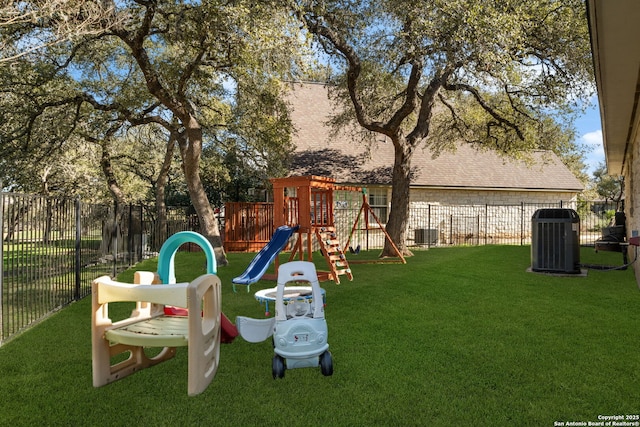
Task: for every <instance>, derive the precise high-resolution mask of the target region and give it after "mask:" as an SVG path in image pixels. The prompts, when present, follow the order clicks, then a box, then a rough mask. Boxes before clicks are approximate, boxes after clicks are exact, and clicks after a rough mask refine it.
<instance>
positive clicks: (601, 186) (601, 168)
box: [593, 163, 624, 210]
mask: <svg viewBox="0 0 640 427" xmlns="http://www.w3.org/2000/svg"><path fill="white" fill-rule="evenodd" d="M593 180H594V183H595V190H596V192H597V193H598V196H600V197H601V198H602V199H603V200H604V201H605V202H614V203H615V204H616V209H618V210H619V209H620V208H621V206H620V203H621V201H622V196H623V195H624V177H622V176H611V175H609V173H608V172H607V167H606V165H605V164H604V163H600V164H599V165H598V167H597V168H596V170H595V171H594V172H593Z"/></svg>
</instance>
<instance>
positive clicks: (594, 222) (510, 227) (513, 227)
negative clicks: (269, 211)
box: [335, 201, 615, 249]
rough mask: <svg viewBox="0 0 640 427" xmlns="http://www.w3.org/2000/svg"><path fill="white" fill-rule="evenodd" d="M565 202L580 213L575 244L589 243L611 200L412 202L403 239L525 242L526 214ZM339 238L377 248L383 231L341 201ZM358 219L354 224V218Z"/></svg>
mask: <svg viewBox="0 0 640 427" xmlns="http://www.w3.org/2000/svg"><path fill="white" fill-rule="evenodd" d="M558 207H560V208H570V209H574V210H576V211H577V212H578V214H579V216H580V219H581V221H580V244H581V245H583V246H592V245H593V244H594V242H595V241H596V240H597V239H598V238H600V237H601V234H602V233H601V230H602V228H603V227H606V226H607V225H609V222H610V221H611V219H612V218H613V215H614V208H615V207H614V206H613V205H611V204H607V203H603V202H566V201H559V202H557V203H548V204H531V203H524V202H523V203H520V204H516V205H489V204H486V205H435V204H427V205H425V206H423V207H420V206H415V205H414V206H413V207H412V208H411V211H410V214H409V222H408V225H407V235H406V244H407V246H409V247H412V248H416V249H420V248H430V247H436V246H451V245H490V244H502V245H529V244H531V218H532V216H533V214H534V213H535V211H536V210H538V209H542V208H558ZM335 216H336V220H335V222H336V233H337V235H338V238H339V239H340V240H341V241H343V242H346V241H347V239H348V240H349V245H350V246H352V247H354V248H355V247H357V246H360V247H361V248H363V249H377V248H382V247H383V245H384V240H385V236H384V234H383V233H382V231H381V230H380V229H379V227H378V225H377V224H376V223H375V221H374V220H373V219H371V218H370V219H369V227H368V229H367V228H366V227H365V225H364V224H365V221H364V218H363V216H364V213H360V211H359V209H358V208H355V207H351V206H344V207H343V208H337V209H336V210H335ZM356 220H358V225H357V226H356V227H355V228H354V224H355V223H356Z"/></svg>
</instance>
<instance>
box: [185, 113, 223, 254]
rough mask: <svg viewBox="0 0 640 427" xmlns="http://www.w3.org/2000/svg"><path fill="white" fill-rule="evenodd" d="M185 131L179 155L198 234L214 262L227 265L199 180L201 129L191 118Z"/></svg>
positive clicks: (215, 225)
mask: <svg viewBox="0 0 640 427" xmlns="http://www.w3.org/2000/svg"><path fill="white" fill-rule="evenodd" d="M184 125H185V126H186V130H187V142H186V147H184V144H183V145H181V150H180V154H181V155H182V161H183V164H184V176H185V179H186V181H187V187H188V189H189V196H190V198H191V203H192V204H193V207H194V208H195V210H196V213H197V214H198V218H199V219H200V232H201V233H202V235H204V236H205V237H206V238H207V239H208V240H209V241H210V242H211V245H212V246H213V249H214V252H215V255H216V262H217V264H218V265H219V266H224V265H227V264H228V261H227V256H226V254H225V252H224V248H223V247H222V239H221V238H220V230H219V228H218V221H217V220H216V217H215V214H214V212H213V209H212V208H211V204H210V203H209V199H208V197H207V194H206V193H205V191H204V185H203V184H202V181H201V180H200V156H201V154H202V129H201V128H200V125H199V124H198V122H197V120H196V119H194V118H193V117H192V118H190V120H189V121H188V122H186V123H184Z"/></svg>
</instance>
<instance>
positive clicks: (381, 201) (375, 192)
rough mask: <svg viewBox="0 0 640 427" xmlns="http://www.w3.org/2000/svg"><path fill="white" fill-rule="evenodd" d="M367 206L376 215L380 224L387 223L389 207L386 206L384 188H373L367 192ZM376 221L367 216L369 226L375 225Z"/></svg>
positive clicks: (385, 191)
mask: <svg viewBox="0 0 640 427" xmlns="http://www.w3.org/2000/svg"><path fill="white" fill-rule="evenodd" d="M369 206H371V210H372V211H373V213H375V214H376V216H377V217H378V219H379V220H380V222H381V223H383V224H386V223H387V217H388V215H389V207H388V205H387V190H386V189H384V188H374V189H370V190H369ZM375 223H376V220H375V218H374V217H373V216H372V215H369V224H375Z"/></svg>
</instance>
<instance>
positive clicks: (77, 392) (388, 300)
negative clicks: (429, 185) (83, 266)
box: [0, 245, 640, 426]
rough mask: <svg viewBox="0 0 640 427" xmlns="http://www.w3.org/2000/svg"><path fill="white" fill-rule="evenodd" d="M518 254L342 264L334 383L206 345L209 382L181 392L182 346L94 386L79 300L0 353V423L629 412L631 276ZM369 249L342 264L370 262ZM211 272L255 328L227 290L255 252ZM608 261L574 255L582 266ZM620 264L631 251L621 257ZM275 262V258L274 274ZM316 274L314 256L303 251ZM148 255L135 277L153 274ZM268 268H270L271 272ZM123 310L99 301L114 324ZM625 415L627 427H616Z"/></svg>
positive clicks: (188, 276)
mask: <svg viewBox="0 0 640 427" xmlns="http://www.w3.org/2000/svg"><path fill="white" fill-rule="evenodd" d="M530 251H531V248H530V247H529V246H497V245H496V246H480V247H451V248H436V249H431V250H427V251H416V253H415V256H413V257H410V258H407V263H406V264H400V263H397V264H373V263H372V264H367V263H358V264H353V265H352V269H353V280H352V281H343V282H342V283H341V284H339V285H337V284H335V283H334V282H332V281H325V282H322V283H321V286H322V288H323V289H325V291H326V307H325V315H326V321H327V323H328V331H329V332H328V334H329V339H328V342H329V344H330V350H331V352H332V354H333V364H334V370H333V375H331V376H323V375H322V374H321V373H320V368H305V369H293V370H287V373H286V376H285V377H284V378H282V379H274V378H273V377H272V369H271V361H272V357H273V353H274V348H273V345H272V343H271V341H270V340H267V341H264V342H260V343H250V342H247V341H245V340H243V339H242V338H241V337H237V338H236V339H235V340H234V341H233V342H232V343H229V344H221V345H220V359H219V366H218V369H217V373H216V375H215V378H214V379H213V381H212V382H211V383H210V384H209V386H208V387H207V388H206V389H205V390H204V391H203V392H202V393H200V394H198V395H196V396H193V397H189V396H188V395H187V393H186V390H187V370H188V368H187V360H188V354H187V353H188V351H187V349H186V348H178V351H177V355H176V357H174V358H173V359H171V360H168V361H167V362H165V363H162V364H159V365H157V366H154V367H151V368H149V369H144V370H142V371H140V372H137V373H135V374H134V375H131V376H128V377H127V378H123V379H120V380H118V381H115V382H113V383H111V384H108V385H105V386H103V387H99V388H94V387H93V384H92V359H91V352H92V350H91V327H90V324H91V299H90V298H84V299H82V300H80V301H78V302H75V303H73V304H71V305H70V306H68V307H66V308H64V309H62V310H60V311H59V312H57V313H56V314H54V315H52V316H51V317H49V318H48V319H46V320H45V321H43V322H41V323H40V324H38V325H36V326H35V327H33V328H31V329H29V330H28V331H26V332H24V333H22V334H20V335H19V336H18V337H16V338H14V339H12V340H11V341H9V342H8V343H6V344H5V345H4V346H2V347H0V372H2V381H1V382H0V413H1V414H2V416H1V417H0V424H3V425H105V426H109V425H114V426H115V425H124V424H127V423H132V422H135V423H144V424H145V425H161V426H175V425H229V426H238V425H247V426H252V425H261V426H265V425H296V426H297V425H300V426H307V425H351V426H360V425H362V426H364V425H430V426H431V425H443V426H450V425H496V426H501V425H536V426H538V425H549V426H551V425H554V423H555V422H558V423H559V422H562V423H567V422H585V423H586V422H588V421H592V422H597V421H599V420H600V418H599V417H600V416H613V415H623V416H625V415H628V416H630V417H633V416H637V414H638V411H639V407H638V402H639V401H640V389H638V387H637V384H638V382H639V380H640V374H639V373H640V357H639V356H638V353H637V351H636V346H637V343H638V342H639V341H640V329H639V328H638V324H639V322H640V311H639V310H638V309H637V307H638V306H639V304H640V291H639V290H638V288H637V286H636V282H635V279H634V276H633V271H632V270H631V269H627V270H620V269H615V270H604V269H590V270H589V271H588V273H587V274H586V276H583V275H573V276H571V275H569V276H554V275H550V274H538V273H531V272H527V269H528V268H529V267H530V265H531V256H530V255H531V252H530ZM377 253H378V252H377V251H371V252H367V251H363V252H361V253H360V254H358V255H349V256H350V257H352V258H355V257H360V259H363V258H369V259H374V258H375V257H376V256H377ZM228 256H229V261H230V262H229V265H228V266H226V267H222V268H219V269H218V271H217V275H218V277H219V278H220V281H221V283H222V290H221V293H222V297H221V305H222V311H223V312H224V313H225V314H226V315H227V316H228V317H229V318H230V319H231V320H235V318H236V316H248V317H253V318H258V319H259V318H264V316H265V312H264V305H263V304H260V303H259V302H258V301H257V300H256V299H255V297H254V292H256V291H259V290H261V289H267V288H272V287H273V286H275V282H273V281H266V280H260V281H258V282H257V283H255V284H253V285H252V288H251V292H244V289H241V290H239V291H237V292H234V291H233V289H232V280H233V278H235V277H238V276H240V275H241V273H242V272H243V271H244V270H245V269H246V267H247V266H248V265H249V263H250V262H251V260H252V259H253V258H254V256H255V254H254V253H230V254H229V255H228ZM619 257H620V254H616V253H612V252H598V253H596V252H595V251H594V249H593V248H585V247H583V248H581V261H582V263H583V264H592V265H596V264H597V265H619V264H620V260H619ZM633 258H634V257H633V256H632V257H631V259H633ZM287 260H288V254H281V255H280V260H279V261H280V263H281V265H282V264H283V263H285V262H287ZM314 262H316V263H317V266H318V268H319V269H322V268H326V263H325V262H324V259H322V257H321V256H318V257H314ZM205 266H206V262H205V255H204V254H203V253H202V252H196V253H189V252H178V253H177V254H175V260H174V267H175V276H176V280H177V281H178V282H181V281H192V280H194V279H195V278H196V277H198V276H200V275H202V274H205V273H206V272H207V271H206V267H205ZM157 269H158V264H157V259H150V260H146V261H143V262H141V263H139V264H138V265H136V266H135V268H133V269H130V270H127V271H125V272H123V273H121V274H120V275H119V276H118V280H120V281H123V282H127V283H133V278H134V271H137V270H146V271H157ZM271 271H273V266H272V267H271ZM131 308H132V306H131V305H128V304H124V303H122V305H121V306H117V305H115V306H113V307H110V310H113V311H114V314H115V313H116V312H118V311H121V312H122V313H124V314H125V316H126V315H127V314H128V312H130V310H131ZM629 419H632V418H629Z"/></svg>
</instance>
